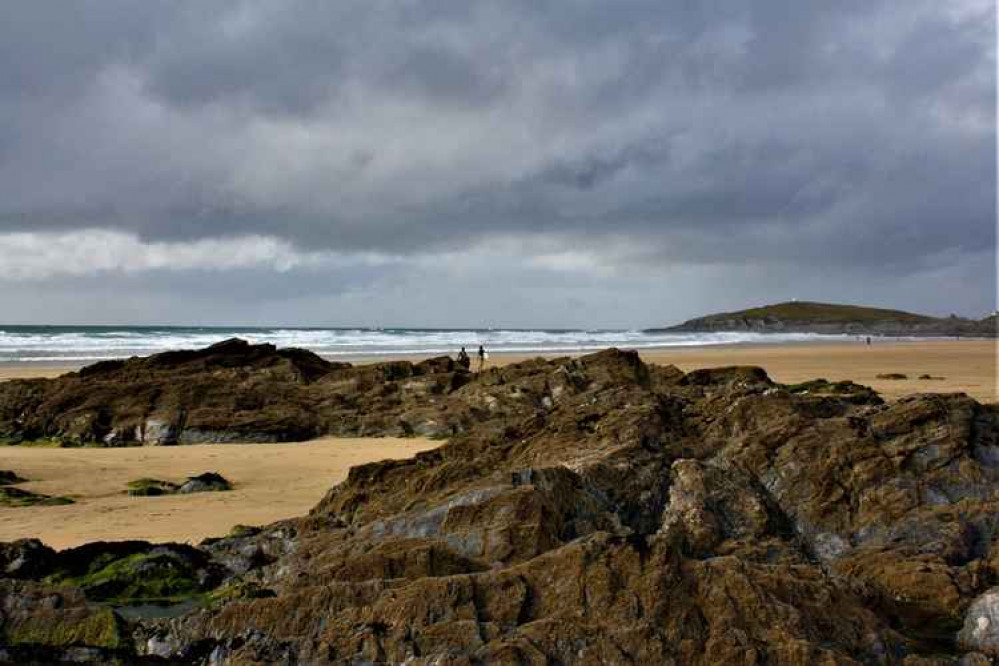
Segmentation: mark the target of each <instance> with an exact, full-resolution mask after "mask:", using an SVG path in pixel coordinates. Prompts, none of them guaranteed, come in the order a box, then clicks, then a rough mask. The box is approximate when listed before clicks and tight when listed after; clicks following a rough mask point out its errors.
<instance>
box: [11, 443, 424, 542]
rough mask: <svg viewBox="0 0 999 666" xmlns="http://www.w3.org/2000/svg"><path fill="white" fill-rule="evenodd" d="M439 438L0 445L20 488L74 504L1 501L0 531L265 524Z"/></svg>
mask: <svg viewBox="0 0 999 666" xmlns="http://www.w3.org/2000/svg"><path fill="white" fill-rule="evenodd" d="M440 444H441V442H439V441H431V440H427V439H419V438H413V439H393V438H378V439H373V438H363V439H335V438H324V439H319V440H315V441H312V442H305V443H300V444H242V445H241V444H208V445H192V446H164V447H137V448H124V449H97V448H83V449H59V448H33V447H17V446H10V447H2V448H0V469H12V470H14V471H16V472H17V474H18V475H20V476H22V477H24V478H26V479H29V481H28V482H27V483H23V484H18V486H17V487H18V488H23V489H25V490H31V491H34V492H40V493H45V494H47V495H69V496H70V497H73V498H74V499H75V500H76V502H77V503H76V504H71V505H66V506H38V507H23V508H7V507H0V541H10V540H13V539H22V538H26V537H36V538H39V539H41V540H42V541H44V542H45V543H47V544H49V545H50V546H52V547H53V548H68V547H71V546H76V545H80V544H82V543H86V542H88V541H97V540H122V539H145V540H148V541H180V542H190V543H197V542H198V541H200V540H201V539H204V538H205V537H210V536H223V535H225V534H227V533H228V532H229V530H230V529H231V528H232V527H233V526H234V525H237V524H243V525H263V524H266V523H270V522H274V521H276V520H281V519H283V518H292V517H294V516H301V515H304V514H306V513H308V511H309V509H311V508H312V507H313V506H314V505H315V504H316V503H317V502H318V501H319V500H320V499H322V497H323V495H324V494H325V493H326V491H327V490H329V488H330V487H331V486H333V485H334V484H336V483H338V482H340V481H342V480H343V479H344V478H346V476H347V471H348V470H349V469H350V468H351V467H352V466H354V465H360V464H362V463H365V462H371V461H375V460H384V459H387V458H395V459H401V458H409V457H411V456H413V455H415V454H416V453H417V452H419V451H423V450H426V449H432V448H436V447H437V446H440ZM202 472H218V473H220V474H222V476H224V477H226V478H227V479H228V480H229V481H231V482H232V483H233V485H234V490H231V491H228V492H210V493H194V494H190V495H169V496H162V497H129V496H128V495H126V494H124V490H125V484H126V483H128V482H129V481H133V480H135V479H139V478H142V477H153V478H157V479H164V480H167V481H174V482H177V481H182V480H183V479H185V478H186V477H188V476H193V475H195V474H200V473H202Z"/></svg>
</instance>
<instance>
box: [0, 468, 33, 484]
mask: <svg viewBox="0 0 999 666" xmlns="http://www.w3.org/2000/svg"><path fill="white" fill-rule="evenodd" d="M24 481H27V479H22V478H21V477H19V476H18V475H17V474H15V473H14V472H12V471H10V470H9V469H0V486H9V485H13V484H15V483H23V482H24Z"/></svg>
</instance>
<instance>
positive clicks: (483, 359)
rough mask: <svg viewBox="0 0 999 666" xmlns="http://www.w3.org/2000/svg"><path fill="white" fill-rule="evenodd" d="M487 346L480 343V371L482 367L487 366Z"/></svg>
mask: <svg viewBox="0 0 999 666" xmlns="http://www.w3.org/2000/svg"><path fill="white" fill-rule="evenodd" d="M486 356H487V355H486V348H485V347H483V346H482V345H479V372H482V368H484V367H486Z"/></svg>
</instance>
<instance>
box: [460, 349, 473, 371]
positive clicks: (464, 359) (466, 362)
mask: <svg viewBox="0 0 999 666" xmlns="http://www.w3.org/2000/svg"><path fill="white" fill-rule="evenodd" d="M458 365H460V366H461V367H463V368H465V370H468V369H469V368H471V367H472V359H470V358H469V357H468V352H467V351H465V348H464V347H462V348H461V351H460V352H458Z"/></svg>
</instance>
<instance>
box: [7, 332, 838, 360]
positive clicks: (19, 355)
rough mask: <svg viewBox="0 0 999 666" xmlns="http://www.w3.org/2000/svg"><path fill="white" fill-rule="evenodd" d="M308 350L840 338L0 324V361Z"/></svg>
mask: <svg viewBox="0 0 999 666" xmlns="http://www.w3.org/2000/svg"><path fill="white" fill-rule="evenodd" d="M234 337H238V338H243V339H245V340H248V341H250V342H253V343H261V342H269V343H271V344H274V345H277V346H278V347H300V348H303V349H309V350H311V351H314V352H316V353H317V354H319V355H321V356H324V357H326V358H330V359H348V360H349V359H352V358H353V359H357V358H366V357H367V358H372V357H391V356H406V355H413V356H427V355H437V354H451V355H453V354H455V353H457V351H458V350H459V349H460V348H461V347H462V346H464V347H465V348H466V349H467V350H468V351H469V352H470V353H472V352H474V351H475V350H477V349H478V346H479V345H483V346H485V347H486V349H487V350H488V351H490V352H498V353H504V352H508V353H518V354H545V355H550V354H563V353H564V354H571V353H578V352H588V351H594V350H598V349H605V348H607V347H620V348H624V349H652V348H657V347H688V346H702V345H719V344H740V343H750V344H751V343H779V342H808V341H820V340H829V341H834V340H845V339H852V338H850V337H849V336H822V335H813V334H803V333H789V334H774V333H768V334H761V333H748V332H739V333H664V332H661V331H640V330H609V329H595V330H570V329H472V328H469V329H434V328H290V327H288V328H286V327H274V328H222V327H206V328H200V327H177V326H9V325H6V326H5V325H0V363H54V364H62V363H65V364H85V363H90V362H94V361H100V360H107V359H115V358H127V357H130V356H148V355H149V354H155V353H158V352H163V351H169V350H176V349H197V348H200V347H205V346H208V345H210V344H213V343H215V342H219V341H221V340H225V339H227V338H234Z"/></svg>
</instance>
